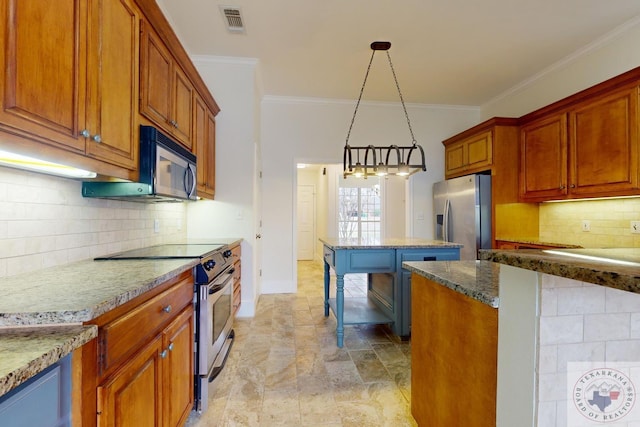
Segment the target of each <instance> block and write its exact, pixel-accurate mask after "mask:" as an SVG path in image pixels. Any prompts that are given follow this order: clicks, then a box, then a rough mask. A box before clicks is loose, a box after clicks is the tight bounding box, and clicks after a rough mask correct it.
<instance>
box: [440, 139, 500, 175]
mask: <svg viewBox="0 0 640 427" xmlns="http://www.w3.org/2000/svg"><path fill="white" fill-rule="evenodd" d="M492 164H493V138H492V132H491V131H487V132H482V133H479V134H477V135H473V136H471V137H468V138H466V139H464V140H462V141H459V142H456V143H453V144H451V145H449V146H447V147H446V148H445V176H446V177H447V178H451V177H453V176H459V175H464V174H469V173H474V172H481V171H483V170H486V169H488V168H490V167H491V165H492Z"/></svg>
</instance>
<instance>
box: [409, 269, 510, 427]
mask: <svg viewBox="0 0 640 427" xmlns="http://www.w3.org/2000/svg"><path fill="white" fill-rule="evenodd" d="M411 294H412V295H411V307H412V309H411V313H412V325H411V414H412V415H413V417H414V418H415V420H416V421H417V423H418V425H420V426H465V427H495V425H496V390H497V363H498V310H497V309H495V308H492V307H490V306H488V305H486V304H483V303H481V302H479V301H476V300H474V299H472V298H470V297H468V296H466V295H463V294H460V293H458V292H456V291H453V290H451V289H449V288H447V287H445V286H442V285H440V284H438V283H435V282H433V281H431V280H428V279H426V278H424V277H423V276H420V275H417V274H413V275H412V279H411Z"/></svg>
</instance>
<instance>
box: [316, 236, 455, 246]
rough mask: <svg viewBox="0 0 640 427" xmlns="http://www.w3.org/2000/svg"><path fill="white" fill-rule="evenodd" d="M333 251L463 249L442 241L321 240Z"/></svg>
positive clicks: (404, 239)
mask: <svg viewBox="0 0 640 427" xmlns="http://www.w3.org/2000/svg"><path fill="white" fill-rule="evenodd" d="M319 240H320V241H321V242H322V243H324V244H325V245H327V246H328V247H329V248H331V249H398V248H402V249H413V248H416V249H418V248H461V247H462V246H463V245H461V244H459V243H451V242H443V241H441V240H428V239H412V238H393V239H381V240H379V241H376V242H362V241H361V240H359V239H340V238H334V237H323V238H320V239H319Z"/></svg>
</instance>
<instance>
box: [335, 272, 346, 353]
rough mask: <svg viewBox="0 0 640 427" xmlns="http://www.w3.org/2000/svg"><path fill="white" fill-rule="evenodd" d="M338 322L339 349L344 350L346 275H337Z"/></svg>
mask: <svg viewBox="0 0 640 427" xmlns="http://www.w3.org/2000/svg"><path fill="white" fill-rule="evenodd" d="M336 320H337V321H338V327H337V328H336V335H337V336H338V347H340V348H342V341H343V338H344V274H336Z"/></svg>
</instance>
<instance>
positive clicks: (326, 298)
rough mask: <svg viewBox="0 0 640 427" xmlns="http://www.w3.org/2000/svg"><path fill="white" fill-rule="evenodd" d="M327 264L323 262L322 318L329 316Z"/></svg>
mask: <svg viewBox="0 0 640 427" xmlns="http://www.w3.org/2000/svg"><path fill="white" fill-rule="evenodd" d="M329 280H330V276H329V263H328V262H326V261H325V262H324V316H325V317H327V316H329Z"/></svg>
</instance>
